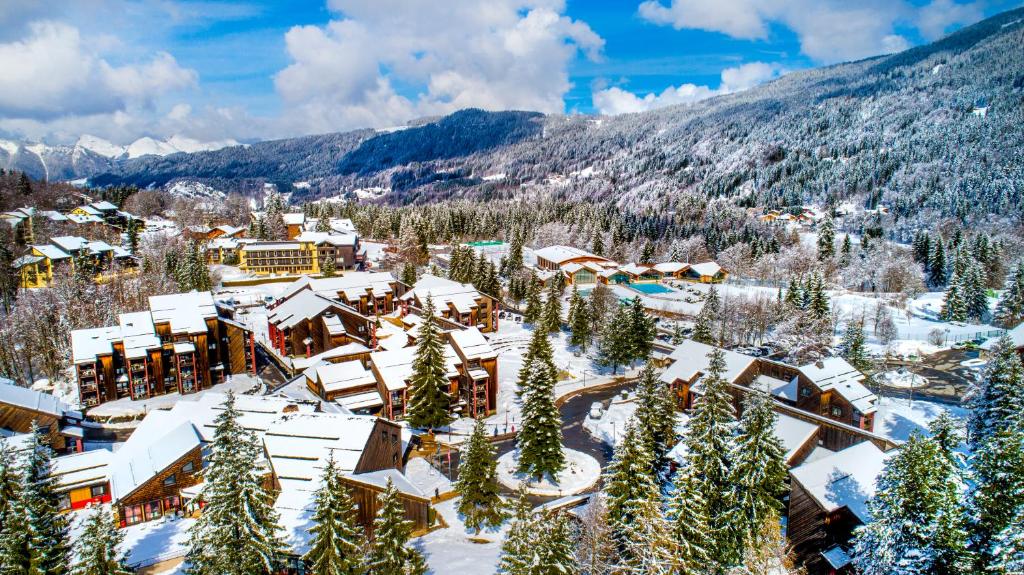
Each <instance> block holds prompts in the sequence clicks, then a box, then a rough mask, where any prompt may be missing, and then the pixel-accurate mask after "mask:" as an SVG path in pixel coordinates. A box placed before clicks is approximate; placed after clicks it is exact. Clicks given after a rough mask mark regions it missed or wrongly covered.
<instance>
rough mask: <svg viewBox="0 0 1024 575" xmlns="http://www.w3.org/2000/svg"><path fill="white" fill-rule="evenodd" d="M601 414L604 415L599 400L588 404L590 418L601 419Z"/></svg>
mask: <svg viewBox="0 0 1024 575" xmlns="http://www.w3.org/2000/svg"><path fill="white" fill-rule="evenodd" d="M602 415H604V406H603V405H601V402H600V401H595V402H594V403H592V404H590V419H601V416H602Z"/></svg>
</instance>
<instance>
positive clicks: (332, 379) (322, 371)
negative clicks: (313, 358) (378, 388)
mask: <svg viewBox="0 0 1024 575" xmlns="http://www.w3.org/2000/svg"><path fill="white" fill-rule="evenodd" d="M315 373H316V380H317V382H319V383H320V385H321V386H322V387H323V388H324V392H326V393H332V392H338V391H345V390H346V389H358V388H360V387H366V386H368V385H376V384H377V379H376V378H375V377H374V376H373V372H371V371H370V370H368V369H366V368H365V367H363V362H361V361H358V360H356V361H343V362H341V363H329V364H327V365H321V366H320V367H317V368H316V372H315Z"/></svg>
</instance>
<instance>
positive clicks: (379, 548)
mask: <svg viewBox="0 0 1024 575" xmlns="http://www.w3.org/2000/svg"><path fill="white" fill-rule="evenodd" d="M378 499H379V500H380V505H379V509H378V511H377V517H376V518H374V520H373V540H372V542H371V545H370V552H369V554H368V556H367V558H366V572H367V574H368V575H423V568H424V566H425V563H424V561H423V557H422V555H420V552H419V551H417V550H415V549H413V548H411V547H408V546H407V544H408V543H409V538H410V537H411V536H412V523H410V522H409V521H408V520H407V519H406V518H405V507H404V506H403V504H402V500H401V499H400V498H399V496H398V489H397V488H396V487H395V484H394V483H392V482H391V479H388V483H387V486H386V487H385V489H384V493H381V494H380V496H379V497H378Z"/></svg>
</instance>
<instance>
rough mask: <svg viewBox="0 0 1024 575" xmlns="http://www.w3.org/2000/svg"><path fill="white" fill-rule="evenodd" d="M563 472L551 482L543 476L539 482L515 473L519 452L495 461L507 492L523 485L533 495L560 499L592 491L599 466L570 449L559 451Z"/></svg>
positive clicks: (595, 461)
mask: <svg viewBox="0 0 1024 575" xmlns="http://www.w3.org/2000/svg"><path fill="white" fill-rule="evenodd" d="M562 453H564V454H565V469H563V470H562V471H561V473H559V474H558V477H556V478H554V479H552V478H551V477H550V476H549V475H545V476H544V477H543V478H542V479H541V480H540V481H537V480H536V478H534V477H528V476H526V475H525V474H523V473H518V472H516V467H517V466H518V465H519V450H518V449H517V450H515V451H509V452H508V453H506V454H504V455H502V456H501V457H499V458H498V481H499V482H501V484H502V485H504V486H505V487H508V488H509V489H512V490H516V489H519V486H520V485H521V484H522V483H523V482H524V481H525V482H526V490H527V491H528V492H530V493H531V494H533V495H549V496H557V497H563V496H566V495H576V494H577V493H582V492H584V491H586V490H587V489H589V488H591V487H593V486H594V485H595V484H596V483H597V481H598V480H599V479H601V464H600V463H598V462H597V460H596V459H594V458H593V457H591V456H589V455H587V454H586V453H582V452H579V451H576V450H573V449H568V448H565V447H563V448H562Z"/></svg>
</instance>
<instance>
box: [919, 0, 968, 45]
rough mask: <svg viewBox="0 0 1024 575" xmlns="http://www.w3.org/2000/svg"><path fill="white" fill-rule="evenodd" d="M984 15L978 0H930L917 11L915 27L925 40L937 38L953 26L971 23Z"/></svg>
mask: <svg viewBox="0 0 1024 575" xmlns="http://www.w3.org/2000/svg"><path fill="white" fill-rule="evenodd" d="M983 16H984V13H983V12H982V9H981V5H980V3H979V2H970V3H968V4H959V3H957V2H954V1H953V0H932V2H931V3H930V4H928V5H926V6H924V7H922V8H921V10H920V11H919V12H918V18H917V28H918V30H920V31H921V35H922V36H924V37H925V39H927V40H937V39H939V38H941V37H942V36H943V35H945V34H946V33H947V32H950V31H951V30H952V29H953V28H956V27H959V26H964V25H967V24H973V23H975V22H977V21H978V20H981V19H982V17H983Z"/></svg>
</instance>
